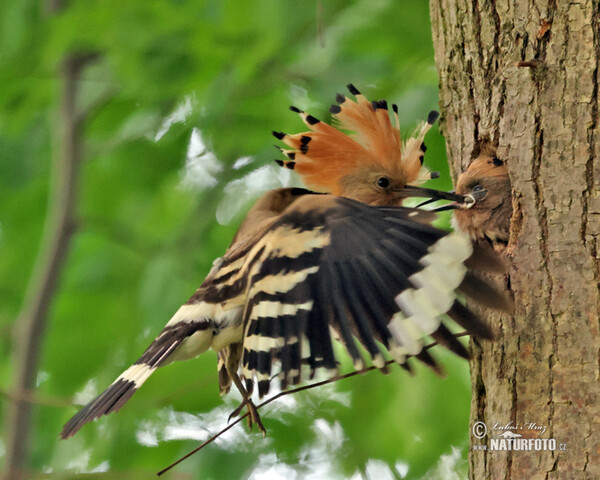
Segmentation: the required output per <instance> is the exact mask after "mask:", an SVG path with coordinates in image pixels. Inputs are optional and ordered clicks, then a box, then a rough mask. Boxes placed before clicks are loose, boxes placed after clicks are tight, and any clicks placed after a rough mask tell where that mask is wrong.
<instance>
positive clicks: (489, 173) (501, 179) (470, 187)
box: [454, 152, 512, 242]
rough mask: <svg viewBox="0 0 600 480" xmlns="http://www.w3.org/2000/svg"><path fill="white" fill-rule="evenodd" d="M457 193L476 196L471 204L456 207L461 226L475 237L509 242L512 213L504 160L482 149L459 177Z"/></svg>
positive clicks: (456, 215) (455, 216)
mask: <svg viewBox="0 0 600 480" xmlns="http://www.w3.org/2000/svg"><path fill="white" fill-rule="evenodd" d="M456 193H457V194H459V195H470V196H472V197H473V198H475V200H476V201H475V203H474V204H473V205H472V206H471V208H469V209H468V210H467V209H457V210H455V212H454V218H455V220H456V223H457V225H458V227H459V228H460V229H462V230H464V231H467V232H469V233H470V234H471V236H472V237H474V238H483V237H488V238H490V239H491V240H494V241H495V240H499V241H502V242H507V241H508V237H509V226H510V217H511V214H512V199H511V185H510V179H509V176H508V170H507V168H506V165H505V164H504V161H503V160H500V159H499V158H497V157H496V156H495V155H494V154H493V153H488V152H482V153H481V154H480V155H479V156H478V157H477V158H476V159H475V160H473V162H472V163H471V165H469V167H468V168H467V170H466V171H465V172H464V173H463V174H461V175H460V176H459V177H458V181H457V183H456Z"/></svg>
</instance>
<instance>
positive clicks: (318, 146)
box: [273, 84, 438, 195]
mask: <svg viewBox="0 0 600 480" xmlns="http://www.w3.org/2000/svg"><path fill="white" fill-rule="evenodd" d="M348 90H349V91H350V93H351V94H352V95H354V96H355V97H356V101H354V100H352V99H350V98H348V97H345V96H344V95H341V94H338V95H337V96H336V101H337V102H338V105H332V106H331V108H330V109H329V110H330V112H331V113H332V114H333V118H334V120H335V121H336V123H337V125H338V126H339V127H340V129H342V130H346V131H350V132H352V133H351V135H347V134H346V133H343V132H342V131H341V130H339V129H338V128H336V127H334V126H331V125H328V124H326V123H324V122H321V121H320V120H318V119H316V118H315V117H313V116H312V115H307V114H306V113H305V112H303V111H301V110H299V109H297V108H296V107H290V109H291V110H292V111H294V112H296V113H298V114H299V115H300V118H302V120H303V121H304V123H305V124H306V125H307V126H308V127H309V128H310V131H309V132H303V133H297V134H295V135H287V134H285V133H282V132H273V135H274V136H275V137H276V138H278V139H279V140H282V141H283V142H284V143H285V144H286V145H288V146H290V147H291V148H292V149H291V150H285V149H280V150H281V151H282V152H283V153H284V154H285V155H286V156H287V160H276V162H277V163H278V164H279V165H281V166H282V167H287V168H289V169H291V170H295V171H296V172H298V174H299V175H300V176H301V177H302V180H303V181H304V183H305V184H306V185H307V186H308V187H311V188H314V189H316V190H319V191H324V192H328V193H332V194H334V195H338V194H340V189H341V187H340V185H341V180H342V178H344V177H345V176H347V175H349V174H351V173H353V172H355V171H357V170H359V169H362V168H372V169H381V170H384V171H387V172H391V173H392V175H393V176H394V177H398V178H402V179H403V180H404V184H405V185H415V184H419V183H422V182H423V181H425V180H428V179H429V178H431V177H432V176H431V174H430V173H429V171H428V170H427V169H426V168H425V167H423V157H424V152H425V146H424V144H423V138H424V137H425V134H426V133H427V131H428V130H429V129H430V128H431V126H432V125H433V123H435V121H436V120H437V117H438V113H437V112H435V111H433V112H430V114H429V117H428V119H427V122H424V123H423V124H422V125H421V126H420V128H419V129H418V131H417V134H416V136H414V137H412V138H409V139H408V141H406V143H405V144H404V145H403V144H402V140H401V137H400V122H399V119H398V107H397V105H392V110H393V115H394V119H395V125H392V122H391V121H390V115H389V112H388V105H387V102H386V101H385V100H380V101H373V102H369V101H368V100H367V99H366V98H365V96H364V95H362V94H361V93H360V92H359V91H358V90H357V89H356V87H354V85H352V84H350V85H348ZM278 148H279V147H278Z"/></svg>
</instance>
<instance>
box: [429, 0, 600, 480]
mask: <svg viewBox="0 0 600 480" xmlns="http://www.w3.org/2000/svg"><path fill="white" fill-rule="evenodd" d="M431 17H432V29H433V41H434V47H435V59H436V64H437V68H438V71H439V77H440V107H441V112H442V118H443V122H442V128H443V131H444V134H445V137H446V141H447V151H448V158H449V159H450V162H451V164H452V165H453V167H454V171H455V172H457V173H458V172H460V171H461V170H462V169H464V168H465V167H466V166H467V165H468V163H469V159H470V157H471V155H472V154H473V153H474V152H476V151H477V149H478V148H479V145H480V144H481V143H482V142H488V141H489V142H491V143H492V144H493V145H495V146H496V147H497V156H498V157H499V158H500V159H503V160H505V161H506V163H507V166H508V170H509V173H510V179H511V182H512V187H513V206H514V214H513V218H512V224H511V242H510V245H509V247H510V248H509V251H510V255H509V256H510V261H511V268H510V273H509V275H508V277H507V284H508V285H509V288H510V289H511V291H512V295H513V296H514V300H515V311H514V314H513V316H512V317H511V316H502V317H499V316H498V315H490V316H489V317H488V318H489V321H490V322H492V324H493V325H494V327H495V329H496V331H497V332H498V338H497V341H496V342H494V343H486V344H481V345H477V344H474V348H473V353H474V359H473V361H472V363H471V376H472V387H473V400H472V410H471V427H473V426H474V425H475V423H476V422H484V423H485V424H486V426H487V435H486V437H484V438H482V439H478V438H476V437H475V436H474V435H473V433H472V432H470V438H471V449H470V453H469V465H470V477H471V478H474V479H478V480H479V479H497V478H507V479H521V478H527V479H538V478H545V479H548V478H557V479H558V478H560V479H562V478H569V479H579V478H600V461H599V460H598V458H599V457H600V404H599V401H600V381H599V368H600V366H599V350H600V334H599V317H600V294H599V287H600V285H599V282H600V258H599V253H598V246H599V245H598V241H599V240H598V234H599V232H600V192H599V189H598V183H599V182H600V160H598V159H597V157H598V153H599V150H600V139H599V138H598V133H599V128H600V127H599V124H598V81H599V78H598V63H599V61H600V9H599V2H598V1H597V0H594V1H591V0H581V2H578V3H576V2H557V1H556V0H547V1H543V0H540V1H534V0H513V1H506V0H496V1H490V2H484V1H479V0H432V1H431ZM511 422H512V423H511ZM533 423H535V424H537V425H538V426H546V427H547V430H546V431H545V432H544V433H541V431H538V430H535V429H531V428H528V424H533ZM507 424H508V425H507ZM494 427H496V428H494ZM498 427H509V428H504V429H502V428H498ZM513 427H514V428H513ZM529 427H531V425H529ZM505 430H512V431H513V432H514V433H517V434H519V435H522V437H520V438H540V439H543V438H546V439H550V438H553V439H556V442H557V444H556V449H555V450H542V451H515V450H512V451H511V450H509V451H494V450H493V448H492V447H493V444H492V440H493V439H496V442H498V443H497V444H496V446H498V444H499V440H500V439H501V438H502V437H497V435H499V434H501V433H502V432H503V431H505ZM480 432H481V430H480V431H479V432H475V433H480ZM563 444H566V445H563ZM500 445H501V444H500ZM546 445H547V446H549V445H550V444H549V443H548V444H546ZM479 446H483V447H482V448H478V447H479ZM550 446H551V445H550ZM485 447H487V449H484V448H485ZM565 447H566V450H565V449H561V448H565Z"/></svg>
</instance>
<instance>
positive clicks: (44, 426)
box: [0, 0, 470, 479]
mask: <svg viewBox="0 0 600 480" xmlns="http://www.w3.org/2000/svg"><path fill="white" fill-rule="evenodd" d="M66 3H67V4H68V5H67V6H66V7H65V8H63V9H62V10H60V11H58V12H53V13H52V12H49V11H48V9H43V8H41V7H40V3H39V2H35V1H33V0H12V1H10V2H2V3H1V5H0V44H1V45H2V48H1V49H0V112H1V115H0V251H1V252H2V254H1V255H0V304H1V305H2V309H1V310H0V328H1V329H2V332H3V336H2V342H1V343H0V352H1V355H2V360H3V361H2V368H1V369H0V375H1V377H0V378H2V379H3V380H4V383H3V385H6V386H8V385H9V378H10V375H11V373H12V367H11V365H10V347H11V343H10V332H11V328H12V327H13V325H14V323H15V318H16V315H17V313H18V311H19V308H20V306H21V304H22V302H23V297H24V292H25V289H26V286H27V283H28V281H29V278H30V276H31V274H32V267H33V264H34V260H35V255H36V252H37V251H38V248H39V243H40V238H41V236H42V232H43V225H44V221H45V217H46V213H47V212H46V207H47V203H48V197H49V191H48V190H49V177H50V173H51V159H52V158H53V156H54V155H57V154H58V152H59V151H60V144H59V143H60V137H59V134H60V131H61V128H62V127H61V122H62V117H61V114H60V103H61V99H62V91H61V89H62V83H61V80H60V76H59V74H58V71H59V67H60V65H61V62H62V61H63V60H64V58H65V57H67V56H68V55H70V54H73V53H81V52H85V53H97V54H99V58H98V60H97V61H95V62H94V63H93V64H91V65H90V67H89V68H87V69H85V70H84V71H83V73H82V75H81V78H80V81H79V83H78V88H79V98H78V101H79V104H80V105H81V110H82V111H83V112H86V114H87V120H86V122H85V125H84V128H83V131H82V136H81V140H82V142H83V146H84V152H85V153H84V157H85V159H84V162H83V164H82V165H81V180H80V185H79V198H78V204H77V208H76V211H77V217H78V222H79V223H78V227H79V228H78V231H77V233H76V235H75V238H74V241H73V243H72V249H71V251H70V253H69V256H68V261H67V262H66V264H65V266H64V270H63V272H62V275H61V281H60V286H59V289H58V291H57V295H56V297H55V299H54V302H53V304H52V308H51V311H50V314H49V324H48V328H47V332H46V335H45V338H44V342H43V351H42V360H41V372H42V373H41V374H40V377H39V378H40V380H39V395H40V398H51V399H54V401H53V402H51V403H52V404H51V405H46V404H43V405H38V406H36V408H35V415H34V418H33V421H34V435H33V464H32V469H33V470H34V471H37V472H50V473H49V476H48V477H47V478H52V472H55V473H56V474H57V475H60V477H57V478H79V477H78V473H84V472H90V471H92V470H94V469H97V470H98V471H107V470H109V471H111V472H117V473H118V474H119V475H120V476H121V478H150V476H151V475H152V474H153V473H154V472H155V471H158V470H160V469H161V468H163V467H165V466H166V465H168V464H169V463H171V462H172V461H175V460H176V459H177V458H179V456H181V455H183V454H184V453H186V452H188V451H189V450H191V449H192V448H193V447H194V446H196V445H197V443H198V440H199V439H201V438H206V436H207V435H208V433H213V432H214V431H216V430H217V429H218V428H220V427H222V426H224V425H225V424H226V421H227V415H228V411H231V410H232V409H233V408H234V406H235V403H236V402H235V401H234V400H232V399H225V400H223V399H221V398H219V396H218V392H217V376H216V368H215V364H216V362H215V356H214V354H212V353H211V354H207V355H204V356H203V357H201V358H199V359H197V360H193V361H190V362H187V363H184V364H179V365H172V366H169V367H168V368H165V369H164V370H161V371H160V372H158V373H157V374H156V375H155V376H154V377H153V378H151V379H150V380H149V381H148V383H147V385H146V386H144V388H143V389H142V391H140V392H139V393H138V394H137V395H135V397H134V398H133V399H132V400H131V402H130V403H129V404H128V405H127V406H126V407H125V408H124V409H123V410H122V411H121V412H119V413H118V414H117V415H110V416H109V417H107V418H103V419H101V420H100V421H98V422H96V423H94V424H92V425H88V426H86V427H85V428H84V429H83V430H82V431H81V432H80V433H79V434H78V435H77V436H76V437H75V438H73V439H70V440H68V441H64V442H61V441H58V432H59V431H60V428H61V426H62V424H63V423H64V422H65V421H66V420H68V418H69V417H70V416H71V415H72V414H74V413H75V411H76V407H75V406H71V405H70V402H71V399H72V398H73V396H74V394H75V393H76V392H81V391H82V390H84V389H85V390H86V391H87V392H88V393H89V394H90V395H88V397H87V398H89V397H90V396H91V394H92V393H99V391H100V390H102V389H103V388H104V387H105V386H107V385H108V384H109V383H110V382H112V380H113V379H114V378H115V377H116V376H117V375H118V374H119V373H120V372H121V371H122V370H123V369H125V368H126V367H127V366H129V364H130V363H131V362H132V361H134V360H135V359H136V358H137V356H138V355H139V354H140V353H141V352H142V351H143V349H144V348H145V346H146V345H147V344H148V343H149V342H150V341H151V340H152V339H153V338H154V336H155V335H156V334H157V333H158V332H159V331H160V329H161V327H162V326H163V325H164V323H165V322H166V321H167V320H168V318H169V317H170V315H172V313H173V312H174V311H175V310H176V309H177V308H178V306H179V305H180V304H181V303H182V302H184V301H185V300H186V299H187V298H188V297H189V295H191V294H192V293H193V291H194V290H195V288H196V287H197V286H198V285H199V283H200V282H201V280H202V279H203V278H204V276H205V275H206V274H207V273H208V271H209V269H210V267H211V263H212V261H213V259H214V258H216V257H217V256H219V255H221V254H222V253H223V252H224V250H225V248H226V247H227V245H228V242H229V241H230V239H231V237H232V236H233V233H234V232H235V227H236V222H237V221H239V219H240V218H241V214H242V213H243V209H242V212H236V211H234V212H231V214H230V215H229V216H233V217H234V218H235V219H237V220H234V221H233V222H232V223H231V224H230V225H220V224H218V223H217V221H216V220H215V218H216V212H217V209H218V208H223V206H224V205H225V202H228V203H230V204H232V203H235V201H236V199H237V200H238V201H239V199H240V198H244V199H245V198H246V197H245V196H244V195H246V194H248V196H251V194H250V193H248V192H247V191H246V190H247V189H246V188H241V187H235V184H234V186H233V187H230V188H229V189H227V188H226V185H227V184H228V183H229V182H231V181H233V180H235V179H239V178H242V177H243V176H244V175H246V174H249V173H250V172H252V171H253V170H255V169H257V168H258V167H260V166H263V165H271V164H272V160H273V158H275V157H276V156H277V152H276V151H275V150H274V149H273V148H272V145H271V144H272V143H273V142H272V138H271V136H270V131H271V130H283V131H289V132H296V131H300V129H301V128H302V125H301V123H300V121H299V120H298V118H297V116H296V115H294V114H292V113H291V112H289V111H288V110H287V106H288V105H289V104H290V103H295V104H297V105H298V106H299V107H302V108H307V109H310V111H311V113H313V114H314V115H315V116H317V117H320V118H325V119H327V118H328V115H329V114H328V113H327V109H328V106H329V104H330V102H331V101H333V99H334V95H335V93H336V92H338V91H344V85H345V84H346V83H348V82H353V83H355V84H356V85H357V86H358V87H359V88H361V90H363V91H364V92H365V93H366V94H367V95H368V96H369V98H387V99H389V100H390V101H394V102H396V103H398V104H399V106H400V111H401V115H400V116H401V122H402V124H403V126H404V127H405V128H408V129H410V128H413V127H414V126H415V125H416V123H417V121H418V120H421V119H423V118H425V116H426V114H427V112H428V111H429V110H431V109H434V108H436V106H437V75H436V72H435V68H434V64H433V49H432V45H431V39H430V27H429V19H428V9H427V4H426V2H409V1H408V0H402V1H392V0H376V1H372V0H354V1H342V0H334V1H327V2H326V1H321V2H317V1H307V2H293V1H291V0H280V1H271V0H256V1H253V2H242V1H234V0H228V1H216V0H204V1H202V0H196V1H191V0H190V1H184V0H182V1H171V2H167V1H159V0H151V1H145V2H124V1H115V0H86V1H85V2H66ZM186 108H187V110H186ZM184 110H185V112H184V113H182V112H183V111H184ZM178 111H179V112H180V113H181V114H180V115H179V116H177V115H176V112H178ZM167 119H170V123H168V122H167V123H165V122H166V121H167ZM194 129H197V130H196V132H197V133H198V132H199V134H200V135H201V139H202V141H203V142H204V145H205V150H206V151H205V152H204V154H205V155H206V154H207V155H214V158H216V160H217V162H218V164H217V167H216V168H215V169H213V170H212V171H209V172H204V173H199V174H197V175H198V176H197V177H195V181H192V180H190V178H189V177H186V175H188V176H189V175H190V168H189V167H188V168H187V170H186V154H187V152H189V148H190V141H191V139H192V136H193V131H194ZM428 146H429V150H428V155H427V160H426V161H427V162H428V163H429V166H430V167H431V168H432V169H433V170H440V171H441V172H442V179H440V180H437V181H435V184H434V185H435V186H436V187H438V188H446V189H448V188H450V185H451V183H450V181H449V180H448V170H447V165H446V162H445V157H444V144H443V139H442V138H441V137H440V135H439V133H438V131H437V130H434V131H433V132H431V133H430V134H429V135H428ZM201 154H202V152H196V155H197V156H198V155H201ZM244 156H251V157H252V158H253V161H252V163H251V164H250V165H247V166H244V167H242V168H240V169H235V168H233V165H234V163H235V161H236V160H237V159H239V158H240V157H244ZM203 158H204V157H203ZM219 165H220V166H219ZM273 171H274V172H276V170H275V168H274V169H273ZM186 172H187V173H186ZM276 175H282V173H281V172H276V173H274V174H273V175H272V176H271V180H270V181H271V182H275V183H276V182H277V180H276ZM210 176H212V177H214V182H213V183H211V182H210V181H208V180H209V179H210V178H209V177H210ZM186 178H187V179H186ZM198 181H200V182H201V184H202V185H204V186H199V185H200V184H199V183H198ZM194 182H195V183H194ZM202 182H204V183H202ZM269 185H271V184H269ZM272 186H275V185H271V187H272ZM242 203H244V204H245V205H244V208H248V207H249V206H250V205H251V200H250V199H248V201H246V200H244V202H242ZM434 353H436V354H438V357H440V359H441V361H442V363H443V364H445V366H446V369H447V371H448V373H449V375H448V377H447V378H445V379H439V378H437V377H435V376H434V375H433V374H431V373H430V372H429V371H425V369H424V368H417V369H416V370H417V375H416V376H414V377H410V376H409V375H407V374H406V373H404V372H402V371H400V369H393V370H392V374H390V375H388V376H382V375H380V374H379V373H377V372H373V373H369V374H367V375H362V376H358V377H355V378H353V379H349V380H345V381H342V382H339V383H338V384H337V385H336V386H335V387H327V388H321V389H316V390H313V391H308V392H303V393H300V394H298V395H295V396H294V397H287V399H286V400H285V401H281V402H276V403H275V404H272V405H270V406H269V407H267V408H265V410H264V413H263V415H264V421H265V425H266V427H267V429H268V431H269V436H268V437H267V439H265V440H263V439H262V438H261V437H260V436H259V435H257V434H255V433H252V434H248V433H246V431H245V430H244V427H243V426H236V427H234V429H233V430H232V431H231V433H229V434H228V436H225V437H224V440H223V441H220V442H217V443H216V444H214V445H211V446H210V447H208V448H207V449H205V450H203V451H202V452H200V453H198V454H196V455H195V456H194V457H192V458H191V459H189V460H187V461H186V463H184V464H183V465H181V466H180V467H178V471H179V472H182V473H186V472H187V473H189V477H185V478H207V479H208V478H214V479H222V478H247V477H249V478H252V477H253V475H255V476H256V475H257V474H258V472H263V473H264V472H267V471H269V468H271V469H272V470H270V472H271V473H273V472H277V471H279V472H281V471H284V472H286V471H287V472H288V473H289V472H291V471H292V469H293V470H294V471H296V472H298V474H299V475H300V476H301V477H302V476H306V475H309V474H314V475H317V476H316V477H314V478H318V476H319V475H321V476H323V475H324V473H323V472H328V473H326V475H329V477H330V478H346V477H352V476H353V475H354V474H355V473H356V472H367V474H368V472H369V468H370V467H369V465H373V463H372V462H374V461H381V462H383V464H384V465H386V464H387V465H390V466H391V467H392V468H394V469H396V467H394V465H397V464H402V465H407V466H408V474H407V475H408V477H410V478H419V477H421V476H422V475H423V474H424V473H425V472H427V471H428V470H430V469H432V468H434V467H435V465H436V464H437V463H438V460H439V458H440V456H441V455H443V454H449V453H450V451H451V447H452V446H457V447H459V448H462V447H464V445H465V444H466V435H467V430H468V429H467V419H468V408H469V401H470V392H469V385H468V380H467V369H468V366H467V364H466V363H465V362H463V361H460V360H457V359H454V358H452V357H451V356H450V355H446V354H443V353H442V352H441V351H438V352H434ZM292 398H293V399H292ZM224 401H225V402H226V403H224ZM56 402H58V405H62V406H58V405H56ZM224 405H227V407H228V408H223V406H224ZM215 409H216V410H215ZM210 412H212V413H210ZM185 413H189V414H191V415H195V416H197V417H190V416H188V417H185V416H184V414H185ZM191 418H195V419H196V422H193V421H191V420H190V419H191ZM198 418H199V419H200V420H201V422H200V423H198ZM175 420H176V421H177V422H180V423H181V430H182V431H183V430H185V428H184V427H185V426H186V425H187V430H186V432H185V433H184V434H182V435H180V437H181V438H183V439H169V438H173V435H171V436H169V435H170V434H169V433H168V432H169V431H172V430H173V429H172V428H171V430H169V428H170V427H169V425H171V426H172V424H173V422H174V421H175ZM207 429H208V430H210V431H207ZM140 432H146V433H145V435H147V438H146V440H143V441H140V435H141V433H140ZM171 433H172V432H171ZM148 438H154V439H155V440H156V442H157V443H158V445H156V446H149V445H150V444H149V443H148V442H149V440H148ZM190 438H195V439H196V440H194V439H190ZM225 439H229V440H225ZM232 439H233V440H232ZM236 439H237V440H236ZM150 443H151V442H150ZM369 462H371V463H369ZM286 465H287V466H286ZM286 468H287V470H286ZM278 469H279V470H278ZM281 469H283V470H281ZM319 469H321V470H319ZM396 471H399V470H397V469H396ZM252 472H254V474H253V473H252ZM319 472H320V474H319ZM64 475H67V476H64ZM390 475H391V474H390ZM396 475H397V476H398V475H399V474H396ZM86 478H87V477H86ZM99 478H102V477H101V476H100V477H99ZM107 478H109V477H107ZM111 478H114V477H111ZM172 478H182V477H175V476H173V477H172ZM390 478H392V477H391V476H390Z"/></svg>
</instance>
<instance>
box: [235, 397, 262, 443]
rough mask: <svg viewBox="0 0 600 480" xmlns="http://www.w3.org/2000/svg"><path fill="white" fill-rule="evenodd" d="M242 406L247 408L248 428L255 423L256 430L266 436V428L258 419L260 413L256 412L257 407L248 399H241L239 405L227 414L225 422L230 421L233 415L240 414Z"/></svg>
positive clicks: (250, 428)
mask: <svg viewBox="0 0 600 480" xmlns="http://www.w3.org/2000/svg"><path fill="white" fill-rule="evenodd" d="M244 406H245V407H246V408H247V409H248V414H249V415H248V429H249V430H252V427H253V425H256V427H257V428H258V431H259V432H261V433H262V435H263V437H266V436H267V430H266V429H265V426H264V425H263V423H262V420H261V419H260V415H259V414H258V409H257V408H256V405H254V403H253V402H252V400H250V399H247V400H242V403H240V405H239V406H238V407H237V408H236V409H235V410H234V411H233V412H231V415H229V418H228V419H227V422H230V421H231V419H232V418H233V417H237V416H238V415H240V413H241V412H242V410H243V408H244Z"/></svg>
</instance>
